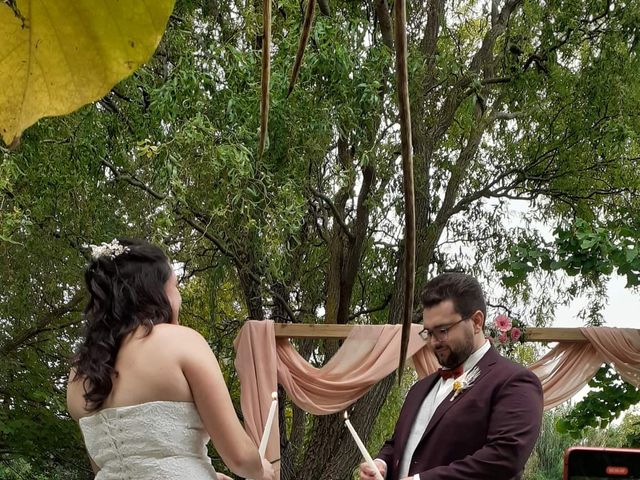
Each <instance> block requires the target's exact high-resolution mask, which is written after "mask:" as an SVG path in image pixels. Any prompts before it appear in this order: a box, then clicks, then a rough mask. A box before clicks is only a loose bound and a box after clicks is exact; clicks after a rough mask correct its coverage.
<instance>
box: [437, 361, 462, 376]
mask: <svg viewBox="0 0 640 480" xmlns="http://www.w3.org/2000/svg"><path fill="white" fill-rule="evenodd" d="M463 372H464V369H463V367H462V365H458V366H457V367H456V368H451V369H444V368H440V369H438V373H439V374H440V376H441V377H442V379H443V380H449V379H450V378H458V377H459V376H460V375H462V373H463Z"/></svg>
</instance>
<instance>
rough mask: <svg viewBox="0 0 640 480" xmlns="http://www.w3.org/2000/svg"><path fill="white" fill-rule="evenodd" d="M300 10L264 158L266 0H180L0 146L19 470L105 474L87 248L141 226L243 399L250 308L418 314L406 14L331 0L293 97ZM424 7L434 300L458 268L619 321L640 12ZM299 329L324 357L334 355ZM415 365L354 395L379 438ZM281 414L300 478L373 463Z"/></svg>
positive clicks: (417, 12) (2, 440)
mask: <svg viewBox="0 0 640 480" xmlns="http://www.w3.org/2000/svg"><path fill="white" fill-rule="evenodd" d="M10 3H11V2H10ZM320 3H321V4H322V5H324V7H326V2H320ZM305 5H306V4H305V3H304V2H303V3H302V4H301V3H300V2H297V1H289V0H281V1H279V2H277V3H276V6H275V7H274V11H273V45H274V46H273V50H272V76H271V106H270V122H269V139H268V143H267V148H266V150H265V153H264V155H263V156H262V157H261V158H258V155H257V151H258V129H259V95H260V50H259V48H260V45H261V32H262V29H261V11H260V2H245V1H234V0H230V1H227V2H220V1H217V0H206V1H196V0H193V1H188V0H184V1H178V2H177V4H176V8H175V10H174V12H173V14H172V16H171V18H170V20H169V24H168V29H167V31H166V33H165V36H164V38H163V40H162V42H161V44H160V46H159V48H158V50H157V51H156V53H155V55H154V57H153V58H152V59H151V61H150V62H149V63H148V64H147V65H145V66H144V67H143V68H141V69H140V70H138V71H137V72H136V73H135V74H134V75H133V76H132V77H130V78H129V79H127V80H125V81H123V82H122V83H120V84H119V85H117V86H116V87H115V88H113V89H112V90H111V92H110V93H109V94H107V95H106V96H105V97H104V98H102V99H101V100H100V101H98V102H96V103H94V104H92V105H89V106H86V107H84V108H82V109H81V110H79V111H77V112H75V113H74V114H72V115H69V116H66V117H63V118H55V119H48V120H45V121H41V122H40V123H38V124H37V125H36V126H35V127H32V128H31V129H29V130H27V132H26V133H25V134H24V136H23V139H22V145H21V146H20V148H19V149H17V150H16V151H12V152H9V151H6V150H3V151H2V153H1V155H2V157H1V158H2V163H1V164H0V215H1V217H0V251H1V258H2V262H0V278H1V279H2V289H1V291H0V359H1V361H0V462H2V463H0V468H3V469H4V470H0V473H2V474H4V475H7V476H9V475H14V476H15V478H21V477H20V476H19V475H23V476H24V475H26V476H30V477H37V475H42V476H43V477H44V478H56V476H58V477H60V478H86V476H87V475H88V465H87V464H86V461H85V459H84V458H85V457H84V453H83V450H82V444H81V440H80V438H79V433H78V431H77V428H76V427H75V425H74V424H73V422H71V421H70V420H69V419H68V417H67V416H66V413H65V412H64V382H65V377H66V373H67V370H68V364H67V359H68V357H69V355H70V354H71V353H72V351H73V348H74V345H75V343H76V342H77V339H78V337H79V335H80V322H81V316H80V310H81V309H82V305H83V300H84V296H83V292H82V286H81V285H82V270H83V266H84V264H85V261H86V257H85V255H86V249H85V248H84V246H85V245H87V244H89V243H100V242H102V241H110V240H111V239H112V238H113V237H115V236H140V237H145V238H148V239H149V240H151V241H154V242H158V243H160V244H162V245H163V246H164V247H165V248H166V249H167V251H168V252H169V254H170V256H171V257H172V259H173V261H174V262H176V264H177V265H179V266H180V272H181V275H180V276H181V278H180V280H181V284H182V286H183V287H182V288H183V289H184V292H183V297H184V303H183V312H182V314H181V321H182V322H183V323H184V324H187V325H189V326H192V327H194V328H196V329H198V330H199V331H200V332H202V333H203V334H204V335H205V336H207V338H208V339H209V340H210V342H211V345H212V348H213V349H214V351H215V352H216V354H217V355H218V357H219V358H220V360H221V363H222V365H223V367H224V368H225V373H226V375H227V380H228V382H229V385H230V388H231V390H232V392H234V395H235V397H234V398H235V399H236V400H237V388H238V385H237V380H236V378H235V374H234V372H233V368H232V360H233V352H232V349H231V341H232V339H233V338H234V336H235V334H236V332H237V330H238V329H239V328H240V327H241V326H242V322H243V321H244V319H246V318H253V319H265V318H272V319H274V320H276V321H291V322H302V323H347V322H358V323H372V324H380V323H398V322H399V321H401V320H400V319H401V315H402V296H403V291H402V282H401V279H402V277H403V271H402V269H403V267H402V252H403V238H402V234H403V226H402V221H401V218H402V208H403V204H402V198H401V194H400V192H401V191H402V189H401V180H402V179H401V177H400V174H399V171H400V161H399V152H400V141H399V129H398V124H397V117H398V111H397V106H396V105H397V102H396V96H395V89H394V85H395V82H394V60H393V59H394V57H393V50H392V49H391V48H390V47H391V46H392V38H393V36H392V35H391V32H390V28H391V22H390V14H389V11H390V9H389V5H388V4H387V1H386V0H371V1H362V2H351V1H338V0H336V1H332V2H330V15H320V13H321V12H326V8H324V7H323V9H322V10H319V11H318V15H317V18H316V19H315V22H314V26H313V31H312V32H311V38H310V41H309V45H308V47H307V51H306V53H305V56H304V60H303V63H302V66H301V68H300V73H299V78H298V81H297V84H296V87H295V89H294V90H293V92H292V93H291V94H290V95H288V96H287V91H288V84H289V77H290V73H291V69H292V67H293V61H294V56H295V52H296V49H297V45H298V39H299V35H300V30H301V26H302V21H303V12H302V11H301V7H302V9H304V7H305ZM0 8H8V7H6V6H0ZM407 15H408V34H409V75H410V82H411V83H410V95H411V110H412V130H413V149H414V170H415V177H416V222H417V257H416V269H417V274H416V285H417V291H419V290H420V288H421V286H422V285H423V284H424V283H425V281H426V280H427V278H428V277H429V276H431V275H433V274H435V273H436V272H440V271H443V270H447V269H449V270H450V269H463V270H465V271H468V272H470V273H472V274H474V275H477V276H478V277H479V278H480V279H481V281H482V283H483V284H484V285H485V286H486V288H487V294H488V297H489V300H490V304H491V306H492V307H493V308H492V310H491V313H490V314H491V315H493V314H496V313H509V314H510V315H512V316H514V317H516V318H518V319H520V320H522V321H524V322H526V323H528V324H529V325H536V326H542V325H546V324H549V323H550V322H551V320H552V318H553V310H554V307H555V306H556V305H558V304H560V303H561V302H564V301H567V300H569V299H571V298H573V297H574V296H576V295H584V294H586V295H589V296H591V297H592V298H593V303H592V305H593V308H591V309H590V310H589V312H588V314H587V316H586V321H587V322H588V323H591V324H596V323H599V322H602V319H601V318H600V317H599V316H598V308H599V307H601V306H602V300H603V296H604V295H605V291H604V288H603V285H604V282H605V280H606V279H607V277H608V276H609V275H611V274H612V273H614V272H615V273H620V274H623V275H627V277H628V279H629V284H630V286H633V285H635V284H637V279H638V274H639V273H640V272H639V271H640V266H639V265H638V258H639V257H638V249H637V248H638V247H637V240H638V232H640V228H639V227H640V218H639V217H638V213H637V212H638V211H639V210H638V207H639V203H640V202H639V197H638V188H639V186H640V170H639V169H638V168H637V160H636V159H637V157H638V152H639V142H638V133H639V132H640V128H639V127H640V125H639V117H638V113H637V112H639V111H640V68H639V66H640V65H639V63H638V53H639V48H640V47H639V46H638V39H639V38H640V32H639V30H638V29H639V28H640V27H639V25H640V5H638V4H637V3H635V2H628V3H627V4H625V5H622V4H618V3H613V2H609V1H606V0H554V1H547V2H539V1H537V0H535V1H528V0H527V1H524V0H506V1H504V0H503V1H493V2H481V1H475V0H468V1H461V2H450V1H445V0H429V1H422V2H409V5H408V12H407ZM515 203H517V204H518V205H522V207H521V208H524V209H525V211H526V214H525V220H526V221H524V222H521V223H520V225H521V226H517V225H518V224H517V223H516V222H514V220H513V218H512V216H511V210H512V206H513V205H514V204H515ZM549 232H555V236H553V235H550V234H549ZM552 237H553V238H552ZM564 272H566V273H564ZM297 346H298V349H299V351H300V352H301V353H302V354H303V355H305V356H306V357H307V358H309V359H310V361H312V362H315V363H317V364H321V363H322V362H323V361H325V360H326V358H327V357H328V356H330V355H331V353H332V352H333V351H335V348H336V345H335V344H334V343H332V342H324V343H322V344H320V345H314V344H310V343H308V342H299V344H298V345H297ZM407 382H410V379H407ZM407 382H404V383H403V384H402V386H401V387H394V382H393V376H391V377H389V378H387V379H386V380H385V381H383V382H381V383H380V384H378V385H377V386H376V387H375V388H373V389H372V390H371V392H370V393H369V394H368V395H366V396H365V397H364V398H363V399H361V400H360V401H359V402H358V403H356V404H355V406H354V407H353V412H352V415H351V419H352V422H353V423H354V425H355V427H356V428H357V429H358V431H359V432H360V433H361V434H362V435H363V436H364V437H365V438H369V439H370V447H371V450H376V449H377V448H378V447H379V446H380V444H381V441H382V439H383V438H384V437H385V435H386V434H387V433H388V432H389V429H390V428H391V426H392V425H393V423H394V421H395V415H397V408H398V407H399V403H400V398H401V395H402V392H403V390H404V389H405V388H406V386H407ZM281 397H282V398H284V397H285V395H284V392H281ZM386 400H388V401H386ZM281 408H282V410H281V419H282V422H281V429H282V431H283V435H282V442H283V443H282V452H283V454H282V472H283V475H282V478H283V479H287V480H288V479H302V480H318V479H327V480H328V479H347V478H350V475H351V472H352V470H353V468H354V467H355V465H356V464H357V463H358V462H359V454H358V453H357V451H356V449H355V445H354V444H353V442H352V441H351V439H350V437H348V433H345V432H344V429H341V428H338V427H341V426H342V422H341V421H340V419H339V416H338V415H332V416H326V417H311V416H309V415H307V414H305V413H304V412H301V411H300V410H299V409H297V408H296V407H295V406H293V405H291V404H290V402H288V401H286V400H285V402H283V404H282V406H281ZM381 412H382V413H381ZM376 419H377V420H376ZM217 461H218V460H217V459H216V462H217ZM217 465H218V467H220V464H219V463H218V464H217ZM8 478H12V477H8Z"/></svg>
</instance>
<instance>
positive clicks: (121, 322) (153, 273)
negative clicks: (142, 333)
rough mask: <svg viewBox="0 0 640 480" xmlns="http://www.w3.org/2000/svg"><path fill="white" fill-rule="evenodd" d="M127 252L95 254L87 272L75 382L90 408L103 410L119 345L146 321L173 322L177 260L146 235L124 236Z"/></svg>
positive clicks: (148, 327)
mask: <svg viewBox="0 0 640 480" xmlns="http://www.w3.org/2000/svg"><path fill="white" fill-rule="evenodd" d="M118 243H119V244H120V245H121V246H123V247H125V248H124V251H122V253H116V254H114V255H109V254H103V255H101V256H99V257H97V258H92V260H91V262H90V263H89V265H88V266H87V269H86V271H85V274H84V278H85V283H86V285H87V290H88V292H89V302H88V303H87V306H86V307H85V309H84V317H85V336H84V339H83V341H82V344H81V345H80V347H79V349H78V352H77V354H76V355H75V357H74V358H73V360H72V366H73V368H74V369H75V377H74V378H73V379H72V380H73V381H79V380H81V381H82V382H83V386H84V390H85V394H84V398H85V401H86V404H87V409H88V410H90V411H93V410H97V409H99V408H100V407H101V406H102V404H103V403H104V401H105V399H106V398H107V397H108V396H109V394H110V393H111V389H112V388H113V377H114V376H117V375H118V372H117V371H116V370H115V362H116V357H117V355H118V350H119V349H120V345H121V343H122V340H123V339H124V338H125V336H126V335H127V334H128V333H130V332H132V331H133V330H135V329H136V328H137V327H139V326H140V325H144V326H145V327H146V334H147V335H148V334H149V333H150V332H151V330H152V329H153V326H154V325H155V324H159V323H169V322H171V316H172V310H171V304H170V303H169V299H168V298H167V296H166V294H165V290H164V288H165V284H166V282H167V280H168V279H169V277H170V276H171V271H172V269H171V265H170V264H169V259H168V258H167V256H166V255H165V253H164V252H163V251H162V250H161V249H160V248H159V247H157V246H155V245H152V244H150V243H148V242H145V241H143V240H129V239H118Z"/></svg>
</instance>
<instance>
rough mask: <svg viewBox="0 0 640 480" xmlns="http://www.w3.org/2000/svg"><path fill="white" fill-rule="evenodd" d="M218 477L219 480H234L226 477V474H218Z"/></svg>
mask: <svg viewBox="0 0 640 480" xmlns="http://www.w3.org/2000/svg"><path fill="white" fill-rule="evenodd" d="M216 475H217V476H218V480H233V478H231V477H228V476H226V475H225V474H224V473H218V472H216Z"/></svg>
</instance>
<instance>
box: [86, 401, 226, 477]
mask: <svg viewBox="0 0 640 480" xmlns="http://www.w3.org/2000/svg"><path fill="white" fill-rule="evenodd" d="M80 429H81V430H82V434H83V435H84V440H85V443H86V445H87V451H88V452H89V455H90V456H91V458H93V461H94V462H95V463H96V464H97V465H98V466H99V467H100V472H99V473H98V475H97V476H96V480H116V479H117V480H157V479H172V480H182V479H184V480H211V479H214V480H215V479H216V478H217V476H216V472H215V470H214V469H213V466H212V465H211V460H210V459H209V457H208V456H207V443H208V442H209V435H208V434H207V432H206V430H205V428H204V425H203V424H202V420H201V419H200V415H199V414H198V410H197V409H196V407H195V404H193V403H190V402H149V403H143V404H140V405H133V406H130V407H117V408H105V409H104V410H101V411H100V412H98V413H96V414H94V415H91V416H89V417H84V418H81V419H80Z"/></svg>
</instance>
